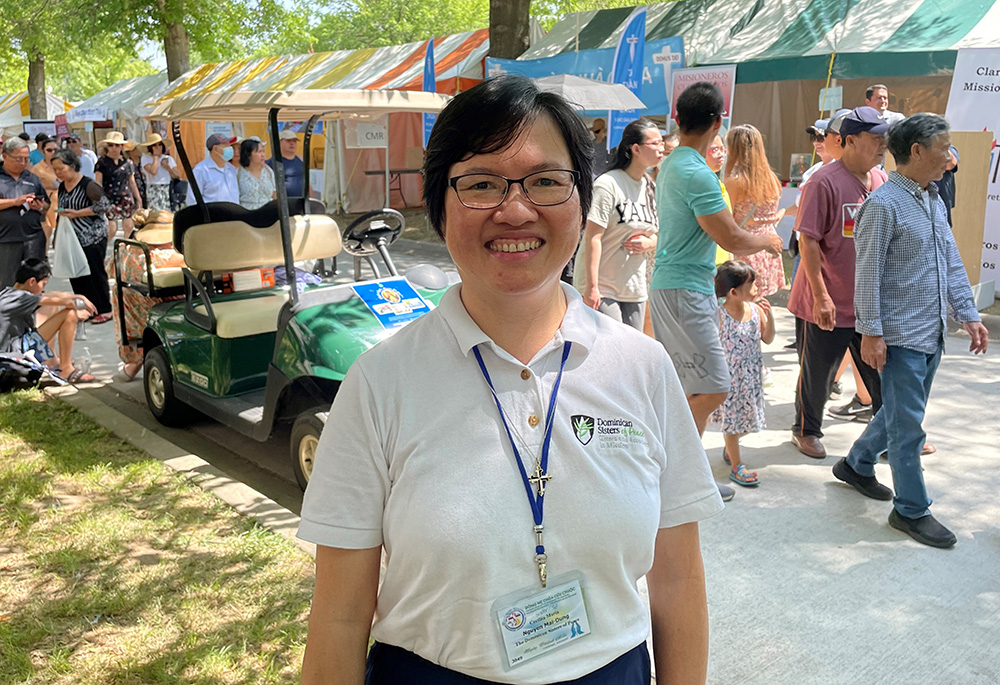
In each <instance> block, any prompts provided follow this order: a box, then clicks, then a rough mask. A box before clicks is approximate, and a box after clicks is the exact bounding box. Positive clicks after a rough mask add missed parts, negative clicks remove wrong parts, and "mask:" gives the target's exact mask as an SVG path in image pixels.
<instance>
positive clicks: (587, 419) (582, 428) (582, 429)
mask: <svg viewBox="0 0 1000 685" xmlns="http://www.w3.org/2000/svg"><path fill="white" fill-rule="evenodd" d="M570 420H571V421H572V422H573V433H575V434H576V439H577V440H579V441H580V444H581V445H586V444H587V443H588V442H590V439H591V438H592V437H594V418H593V417H591V416H584V415H583V414H575V415H574V416H571V417H570Z"/></svg>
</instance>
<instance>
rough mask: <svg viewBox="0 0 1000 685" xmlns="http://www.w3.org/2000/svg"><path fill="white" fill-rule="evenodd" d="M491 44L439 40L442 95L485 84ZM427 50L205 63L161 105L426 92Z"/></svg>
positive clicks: (476, 36) (465, 36)
mask: <svg viewBox="0 0 1000 685" xmlns="http://www.w3.org/2000/svg"><path fill="white" fill-rule="evenodd" d="M489 45H490V44H489V32H488V30H487V29H481V30H479V31H469V32H466V33H458V34H454V35H451V36H444V37H442V38H435V39H434V62H435V65H434V66H435V72H436V75H437V82H438V92H445V93H451V92H455V91H456V90H457V89H458V88H459V87H460V84H459V83H458V80H459V79H466V80H468V81H470V82H474V81H480V80H482V78H483V58H484V57H485V56H486V54H487V52H489ZM426 49H427V41H426V40H424V41H419V42H415V43H407V44H405V45H393V46H389V47H382V48H361V49H358V50H338V51H336V52H318V53H313V54H308V55H285V56H281V57H265V58H263V59H256V60H241V61H237V62H219V63H211V64H203V65H201V66H200V67H197V68H196V69H193V70H191V71H189V72H188V73H186V74H184V75H183V76H181V77H180V78H179V79H178V80H177V81H175V82H174V83H173V84H171V88H170V89H169V90H168V91H167V92H164V93H160V94H159V95H158V97H157V99H156V101H155V102H156V103H160V102H163V101H165V100H170V99H173V98H178V97H191V96H195V95H205V94H209V93H232V92H236V91H297V90H330V89H350V88H360V89H369V90H371V89H378V90H420V89H421V87H422V84H423V64H424V54H425V52H426Z"/></svg>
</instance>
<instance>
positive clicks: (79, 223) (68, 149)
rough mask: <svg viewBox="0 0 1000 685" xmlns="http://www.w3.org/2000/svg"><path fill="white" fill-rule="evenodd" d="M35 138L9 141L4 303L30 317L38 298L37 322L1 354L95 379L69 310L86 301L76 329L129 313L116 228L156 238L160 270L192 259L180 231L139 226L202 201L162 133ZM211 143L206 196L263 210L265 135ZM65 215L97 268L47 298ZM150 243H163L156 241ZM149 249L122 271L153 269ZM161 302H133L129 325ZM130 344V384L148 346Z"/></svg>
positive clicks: (296, 174)
mask: <svg viewBox="0 0 1000 685" xmlns="http://www.w3.org/2000/svg"><path fill="white" fill-rule="evenodd" d="M279 137H280V141H281V150H280V154H281V155H282V158H283V160H284V172H285V184H286V185H285V187H286V190H287V192H288V196H289V197H301V196H302V194H303V191H304V174H305V168H304V164H303V161H302V158H301V157H300V156H299V155H298V144H299V140H298V136H297V135H296V134H295V133H294V132H292V131H291V130H287V129H286V130H284V131H282V132H281V134H280V136H279ZM34 142H35V149H30V143H31V139H30V137H29V136H28V135H27V134H21V135H19V136H13V137H10V138H8V139H6V140H4V141H3V142H2V148H3V165H2V168H0V300H2V298H3V294H6V295H7V297H8V298H9V299H10V300H11V303H12V304H10V307H12V308H13V309H10V310H7V309H5V306H6V305H4V304H3V303H2V301H0V322H2V321H8V322H9V320H10V318H9V317H11V316H14V317H17V316H21V315H22V314H23V310H24V309H25V307H27V306H28V304H33V305H35V308H34V309H32V310H31V312H30V317H29V318H30V322H31V325H30V326H29V324H28V321H27V320H25V321H22V322H21V323H19V324H17V325H13V326H10V325H7V326H6V328H4V332H3V333H2V334H0V352H27V351H29V350H31V351H32V352H33V354H34V356H35V358H36V360H37V361H39V362H42V363H44V364H45V365H47V366H48V367H49V368H50V370H52V372H53V373H57V374H59V375H61V376H63V377H65V378H67V379H69V380H71V381H72V382H89V381H93V380H94V377H93V376H92V375H91V374H90V373H89V372H88V371H87V370H86V369H78V368H76V366H75V365H74V362H73V359H72V350H73V343H72V339H73V338H72V336H70V337H69V338H67V337H66V336H65V335H64V334H63V333H64V332H65V330H68V329H67V327H68V326H69V323H68V322H65V318H66V317H68V314H65V312H66V311H67V308H68V307H69V306H70V305H71V304H72V305H75V306H76V308H77V309H76V313H75V315H74V317H70V318H73V321H72V323H73V325H74V326H75V325H76V323H77V322H78V321H88V322H89V323H92V324H103V323H107V322H109V321H112V320H118V319H119V318H120V316H124V315H125V314H126V313H127V312H117V306H116V305H117V298H112V294H113V293H112V291H111V289H110V287H109V282H108V273H109V270H110V268H109V267H110V265H109V259H108V247H109V245H110V244H111V242H113V240H114V239H115V237H116V236H121V237H125V238H134V239H136V240H141V241H143V242H146V243H147V244H148V245H150V246H151V248H152V249H151V253H150V254H152V255H153V260H154V262H155V264H154V265H153V267H154V268H157V267H163V266H170V265H173V266H176V265H177V264H178V263H180V264H182V263H183V262H182V259H181V257H180V255H179V254H178V253H176V252H174V251H173V250H172V246H171V245H170V241H171V240H172V236H167V235H165V233H164V231H162V230H158V231H151V230H146V231H137V230H136V225H135V223H136V218H137V217H141V219H140V220H144V218H145V216H146V215H147V212H149V213H152V212H157V213H159V214H158V216H160V217H161V218H160V222H161V223H162V221H164V219H162V217H163V216H166V217H169V218H167V219H165V221H166V222H167V223H168V224H169V222H170V221H171V220H172V212H174V211H178V210H179V209H181V208H182V207H184V206H185V204H186V203H193V202H194V197H193V195H192V194H191V192H190V189H189V188H187V184H186V183H185V182H183V181H182V180H181V179H182V176H181V172H180V169H179V167H178V164H177V161H176V160H175V159H174V157H173V156H171V155H170V154H169V148H168V147H167V144H166V141H164V140H163V138H162V137H161V136H160V135H159V134H155V133H154V134H152V135H150V136H149V137H148V138H147V139H146V140H144V141H141V142H137V141H132V140H127V139H126V138H125V136H124V135H123V134H122V133H120V132H118V131H110V132H109V133H107V135H106V136H105V137H104V138H103V139H101V140H100V141H99V142H98V144H97V150H96V152H95V151H92V150H90V149H89V148H87V147H84V146H83V143H82V141H81V139H80V136H79V135H78V134H75V133H71V134H69V135H67V136H64V137H62V138H61V139H58V138H56V137H52V136H48V135H46V134H44V133H40V134H38V135H37V136H36V137H35V141H34ZM205 147H206V152H207V155H206V157H205V159H204V160H203V161H202V162H200V163H199V164H198V165H196V166H195V168H194V169H193V172H194V175H195V178H196V179H197V182H198V185H199V187H200V189H201V192H202V196H203V199H204V200H205V201H206V202H232V203H234V204H239V205H241V206H243V207H245V208H247V209H258V208H260V207H261V206H263V205H264V204H266V203H267V202H270V201H272V200H273V199H275V196H276V193H275V181H274V172H273V170H272V165H273V160H272V159H267V156H266V154H265V148H266V145H265V143H264V142H263V141H261V140H260V139H259V138H257V137H249V138H247V139H245V140H244V139H239V138H236V137H231V136H230V137H226V136H222V135H218V134H213V135H211V136H209V137H208V138H207V140H206V143H205ZM237 150H238V154H237V152H236V151H237ZM185 193H187V197H186V202H185V196H184V194H185ZM60 222H62V223H63V226H64V228H65V230H67V231H72V233H73V236H74V238H75V242H76V243H78V244H79V247H80V248H81V250H82V255H83V259H84V260H85V261H86V267H87V268H86V269H85V270H84V271H85V272H86V273H84V274H83V275H79V276H76V277H71V278H70V279H69V280H70V286H71V289H72V293H71V294H63V293H54V294H50V295H45V296H42V295H41V294H39V293H34V291H35V290H38V289H39V288H41V289H42V290H43V291H44V287H45V285H46V284H47V283H48V279H49V277H50V276H51V273H52V268H51V266H50V265H49V264H48V251H49V249H50V248H52V247H53V246H54V242H55V240H56V236H57V234H58V230H59V229H58V227H59V224H60ZM150 239H155V240H156V241H158V242H156V243H149V242H148V240H150ZM167 252H169V253H170V254H167ZM142 254H143V253H142V251H141V250H138V249H131V248H127V249H125V250H123V252H122V260H121V263H120V264H119V266H120V268H122V269H124V270H125V271H126V272H129V273H132V272H134V273H135V274H140V273H141V271H142V270H143V268H144V267H145V264H144V259H145V258H144V257H142V258H141V259H140V257H141V255H142ZM29 265H30V268H28V266H29ZM22 267H24V268H22ZM130 270H131V271H130ZM22 277H23V278H27V279H30V285H29V284H28V282H27V281H24V280H19V279H20V278H22ZM15 290H17V291H19V293H15V292H14V291H15ZM24 293H34V294H36V295H38V298H34V299H32V298H30V297H28V296H27V295H26V294H24ZM146 299H150V298H146ZM113 300H114V301H113ZM151 302H152V301H150V302H144V303H137V302H133V301H130V302H129V304H130V305H134V306H131V309H130V311H132V310H134V312H133V313H132V314H130V316H127V317H126V319H127V320H126V327H125V330H126V331H132V332H133V333H134V332H135V330H136V329H137V327H138V330H139V331H140V333H141V325H140V324H141V321H140V320H139V319H137V318H136V317H139V318H140V319H141V318H142V317H143V316H144V314H143V312H146V311H148V307H149V306H151ZM35 310H38V311H37V312H36V311H35ZM135 312H138V314H136V313H135ZM48 321H51V322H52V323H47V322H48ZM56 323H58V325H55V324H56ZM43 324H45V325H43ZM0 326H2V324H0ZM23 328H28V329H30V330H31V331H33V332H36V333H37V332H41V333H40V337H39V336H38V335H32V336H29V337H27V338H26V337H25V335H24V332H23V331H22V332H20V333H16V332H17V331H21V329H23ZM118 328H119V330H121V329H122V327H121V326H119V327H118ZM74 332H75V328H74ZM15 333H16V334H15ZM120 342H121V343H122V344H121V345H120V356H121V360H122V365H121V372H122V374H123V377H124V379H126V380H130V379H132V378H134V377H135V375H136V374H137V373H138V371H139V369H140V367H141V349H137V348H136V346H135V345H134V344H129V341H128V340H122V341H120ZM43 344H44V345H45V346H46V347H45V348H44V349H43V348H42V345H43Z"/></svg>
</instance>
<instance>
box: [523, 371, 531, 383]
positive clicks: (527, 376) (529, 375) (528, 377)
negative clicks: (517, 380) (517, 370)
mask: <svg viewBox="0 0 1000 685" xmlns="http://www.w3.org/2000/svg"><path fill="white" fill-rule="evenodd" d="M530 378H531V372H530V371H528V370H527V369H521V380H522V381H526V380H528V379H530Z"/></svg>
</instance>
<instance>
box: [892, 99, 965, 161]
mask: <svg viewBox="0 0 1000 685" xmlns="http://www.w3.org/2000/svg"><path fill="white" fill-rule="evenodd" d="M950 130H951V126H950V125H949V124H948V120H947V119H945V118H944V117H943V116H941V115H940V114H931V113H930V112H921V113H920V114H911V115H910V116H908V117H906V118H905V119H903V120H902V121H897V122H896V123H895V124H893V125H892V126H891V127H889V141H888V145H887V147H888V148H889V152H891V153H892V157H893V159H895V160H896V164H897V165H898V164H909V163H910V157H911V154H912V152H913V144H914V143H918V144H920V146H921V147H925V148H929V147H930V146H931V145H932V144H933V143H934V139H935V138H937V137H938V136H940V135H944V134H945V133H948V131H950Z"/></svg>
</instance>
